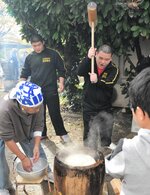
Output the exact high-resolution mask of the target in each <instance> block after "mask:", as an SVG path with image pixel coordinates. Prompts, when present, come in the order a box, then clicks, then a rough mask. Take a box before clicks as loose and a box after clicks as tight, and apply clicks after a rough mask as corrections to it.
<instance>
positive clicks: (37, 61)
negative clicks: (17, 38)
mask: <svg viewBox="0 0 150 195" xmlns="http://www.w3.org/2000/svg"><path fill="white" fill-rule="evenodd" d="M31 45H32V47H33V50H34V51H33V52H32V53H31V54H29V55H28V56H27V57H26V60H25V64H24V67H23V69H22V72H21V76H20V78H21V80H26V79H28V77H29V76H31V82H33V83H35V84H37V85H39V86H40V87H41V88H42V93H43V98H44V102H43V103H44V130H43V134H42V136H43V137H44V136H47V127H46V105H47V107H48V111H49V115H50V117H51V121H52V124H53V126H54V129H55V132H56V135H58V136H60V138H61V139H62V141H63V142H69V141H70V138H69V136H68V134H67V131H66V130H65V127H64V124H63V120H62V117H61V114H60V105H59V96H58V90H57V76H58V80H59V92H63V90H64V77H65V69H64V64H63V60H62V58H61V57H60V55H59V54H58V53H57V52H56V51H54V50H52V49H49V48H46V47H45V45H44V41H43V39H42V37H41V36H40V35H33V36H32V38H31Z"/></svg>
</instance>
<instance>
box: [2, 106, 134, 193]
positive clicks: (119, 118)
mask: <svg viewBox="0 0 150 195" xmlns="http://www.w3.org/2000/svg"><path fill="white" fill-rule="evenodd" d="M62 117H63V120H64V124H65V127H66V129H67V131H68V133H69V135H70V137H71V139H72V141H73V143H76V144H82V134H83V122H82V114H81V113H72V112H68V111H66V112H64V111H63V112H62ZM131 122H132V115H131V112H130V110H129V109H122V108H114V127H113V136H112V142H113V143H115V144H116V143H117V142H118V140H119V139H120V138H124V137H128V138H132V137H133V136H134V135H135V134H134V133H131ZM47 126H48V138H49V139H46V140H42V146H43V148H44V150H45V152H46V154H47V157H48V162H49V164H50V166H51V168H52V169H53V165H54V164H53V163H54V158H55V154H56V153H57V151H59V149H62V148H63V147H65V146H64V145H63V144H62V142H61V140H60V138H59V137H58V136H56V135H55V131H54V128H53V126H52V124H51V121H50V118H49V116H47ZM110 152H111V150H110V149H108V150H106V151H104V155H106V154H108V153H110ZM6 155H7V160H8V164H9V166H10V178H11V181H12V182H13V183H15V178H16V173H15V172H13V160H12V159H14V158H15V156H14V155H13V154H12V153H11V152H10V151H8V150H7V148H6ZM109 180H110V177H109V176H106V177H105V181H109ZM41 186H42V187H40V186H39V185H38V187H37V185H31V186H30V185H27V186H26V191H27V193H25V192H23V185H19V187H18V195H24V194H29V195H38V194H39V195H48V194H49V193H48V186H47V182H42V185H41ZM51 187H53V185H51ZM43 189H44V190H43ZM12 195H14V193H12ZM111 195H112V194H111Z"/></svg>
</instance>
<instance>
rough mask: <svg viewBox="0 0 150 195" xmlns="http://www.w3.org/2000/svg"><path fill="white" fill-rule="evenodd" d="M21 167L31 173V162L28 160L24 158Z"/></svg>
mask: <svg viewBox="0 0 150 195" xmlns="http://www.w3.org/2000/svg"><path fill="white" fill-rule="evenodd" d="M21 162H22V166H23V169H24V170H25V171H28V172H31V171H32V166H33V165H32V162H31V160H30V158H28V157H26V158H24V159H23V160H22V161H21Z"/></svg>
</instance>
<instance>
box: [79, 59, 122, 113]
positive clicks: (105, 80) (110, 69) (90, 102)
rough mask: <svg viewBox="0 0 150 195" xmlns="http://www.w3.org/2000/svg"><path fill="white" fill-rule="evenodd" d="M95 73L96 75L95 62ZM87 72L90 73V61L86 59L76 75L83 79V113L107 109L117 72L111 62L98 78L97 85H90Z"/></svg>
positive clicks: (109, 104) (109, 105)
mask: <svg viewBox="0 0 150 195" xmlns="http://www.w3.org/2000/svg"><path fill="white" fill-rule="evenodd" d="M94 71H95V73H96V74H97V75H98V70H97V65H96V61H95V68H94ZM89 72H91V60H90V59H89V58H88V57H87V58H85V59H84V60H83V61H82V63H81V64H80V65H79V68H78V75H79V76H83V77H84V87H83V111H85V110H86V111H95V112H99V111H101V110H105V109H109V108H110V107H111V99H112V95H113V86H114V84H115V83H116V81H117V78H118V74H119V70H118V68H117V67H116V65H114V64H113V63H112V62H111V63H110V64H109V65H108V66H107V67H106V68H105V70H104V71H103V73H102V74H101V75H100V76H98V82H97V83H91V81H90V76H89Z"/></svg>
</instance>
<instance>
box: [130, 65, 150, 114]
mask: <svg viewBox="0 0 150 195" xmlns="http://www.w3.org/2000/svg"><path fill="white" fill-rule="evenodd" d="M129 99H130V104H131V108H133V111H134V113H137V110H141V112H142V113H143V115H145V114H146V115H147V116H148V117H149V118H150V68H146V69H144V70H143V71H142V72H140V73H139V74H138V75H137V76H136V77H135V78H134V79H133V81H132V82H131V85H130V88H129ZM139 113H140V112H139ZM142 113H141V114H142ZM139 116H140V115H139ZM141 118H142V117H141Z"/></svg>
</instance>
